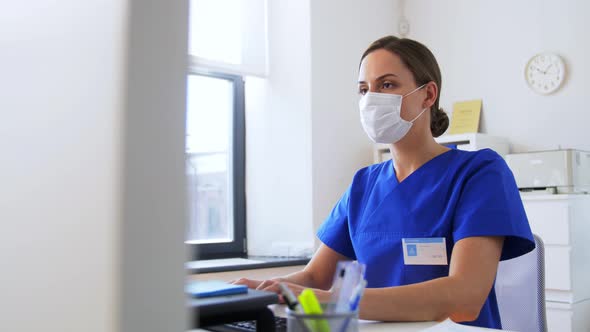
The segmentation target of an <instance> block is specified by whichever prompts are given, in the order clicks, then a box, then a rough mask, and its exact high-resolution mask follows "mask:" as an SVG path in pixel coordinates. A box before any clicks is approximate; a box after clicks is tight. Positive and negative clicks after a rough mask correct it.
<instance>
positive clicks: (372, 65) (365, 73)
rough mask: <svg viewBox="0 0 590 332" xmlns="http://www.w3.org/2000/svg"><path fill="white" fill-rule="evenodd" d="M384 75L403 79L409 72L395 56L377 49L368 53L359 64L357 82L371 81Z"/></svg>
mask: <svg viewBox="0 0 590 332" xmlns="http://www.w3.org/2000/svg"><path fill="white" fill-rule="evenodd" d="M385 74H393V75H395V76H397V77H399V78H400V79H404V78H407V77H408V75H411V72H410V71H409V70H408V68H406V66H405V65H404V64H403V62H402V60H401V58H400V57H399V56H398V55H397V54H394V53H392V52H390V51H387V50H384V49H379V50H375V51H373V52H371V53H369V54H368V55H367V56H366V57H365V58H364V59H363V61H362V62H361V66H360V70H359V81H365V82H369V81H373V80H376V79H378V78H379V77H381V76H383V75H385Z"/></svg>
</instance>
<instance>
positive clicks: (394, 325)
mask: <svg viewBox="0 0 590 332" xmlns="http://www.w3.org/2000/svg"><path fill="white" fill-rule="evenodd" d="M269 308H271V309H272V311H273V312H274V314H275V315H276V316H281V317H285V316H286V313H285V305H279V304H272V305H270V306H269ZM437 324H438V322H376V321H368V320H362V319H361V320H359V331H363V332H377V331H388V332H420V331H422V330H424V329H427V328H429V327H433V326H435V325H437ZM459 326H460V328H459V329H455V327H457V325H453V331H455V330H456V331H464V332H475V331H490V332H492V331H499V330H495V329H486V328H481V327H480V328H477V327H472V326H464V325H459ZM197 331H198V332H208V331H207V330H202V329H197V330H193V331H192V332H197ZM445 331H446V330H445Z"/></svg>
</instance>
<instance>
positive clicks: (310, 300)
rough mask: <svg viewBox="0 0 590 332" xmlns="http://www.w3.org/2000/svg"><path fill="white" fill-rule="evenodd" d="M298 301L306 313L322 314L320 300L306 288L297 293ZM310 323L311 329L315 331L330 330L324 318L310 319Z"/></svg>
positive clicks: (323, 331) (327, 331) (324, 331)
mask: <svg viewBox="0 0 590 332" xmlns="http://www.w3.org/2000/svg"><path fill="white" fill-rule="evenodd" d="M299 303H301V306H302V307H303V310H304V311H305V314H306V315H322V314H323V313H324V312H323V311H322V307H321V306H320V302H319V301H318V299H317V297H316V296H315V294H314V292H313V291H312V290H311V289H309V288H306V289H304V290H303V291H302V292H301V294H300V295H299ZM310 325H311V326H312V328H311V330H312V331H317V332H330V325H329V324H328V322H327V321H326V320H325V319H310Z"/></svg>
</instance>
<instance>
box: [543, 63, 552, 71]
mask: <svg viewBox="0 0 590 332" xmlns="http://www.w3.org/2000/svg"><path fill="white" fill-rule="evenodd" d="M551 66H553V64H552V63H550V64H549V66H547V68H545V70H544V71H543V74H547V71H548V70H549V68H551Z"/></svg>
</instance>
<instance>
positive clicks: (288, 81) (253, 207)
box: [246, 0, 397, 255]
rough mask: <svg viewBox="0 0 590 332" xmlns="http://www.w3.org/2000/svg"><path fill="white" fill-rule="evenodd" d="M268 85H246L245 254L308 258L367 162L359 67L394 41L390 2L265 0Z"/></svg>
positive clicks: (368, 149) (264, 82) (393, 13)
mask: <svg viewBox="0 0 590 332" xmlns="http://www.w3.org/2000/svg"><path fill="white" fill-rule="evenodd" d="M268 3H269V22H268V29H269V62H270V73H269V77H268V78H267V79H257V78H256V79H248V80H247V81H246V112H247V114H246V124H247V127H246V155H247V158H246V179H247V181H246V188H247V189H246V191H247V209H248V215H247V218H248V242H249V244H248V251H249V253H250V254H254V255H277V254H279V255H286V254H289V255H298V254H301V253H310V251H311V250H312V247H313V246H314V239H315V231H316V230H317V228H318V227H319V225H320V224H321V222H322V221H323V220H324V218H325V217H326V216H327V215H328V213H329V212H330V211H331V209H332V207H333V205H334V203H335V202H336V201H337V200H338V198H339V197H340V196H341V195H342V193H343V192H344V190H345V189H346V187H347V186H348V184H349V183H350V181H351V179H352V176H353V175H354V172H355V171H356V170H357V169H358V168H360V167H363V166H365V165H367V164H370V163H371V159H372V150H371V145H370V143H369V139H368V138H367V137H366V136H365V134H364V132H363V130H362V128H361V126H360V122H359V116H358V106H357V102H358V96H357V92H356V82H357V79H358V76H357V75H358V61H359V58H360V55H361V54H362V52H363V51H364V50H365V48H366V47H367V46H368V45H369V43H370V42H372V41H373V40H375V39H377V38H379V37H382V36H383V35H386V34H392V33H394V31H393V30H394V27H396V26H397V24H396V18H397V12H396V10H397V8H396V6H395V5H396V2H395V1H389V0H379V1H373V2H371V5H370V6H367V5H366V4H364V3H361V2H358V1H353V0H346V1H336V0H329V1H328V0H325V1H299V0H289V1H269V2H268Z"/></svg>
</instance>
